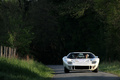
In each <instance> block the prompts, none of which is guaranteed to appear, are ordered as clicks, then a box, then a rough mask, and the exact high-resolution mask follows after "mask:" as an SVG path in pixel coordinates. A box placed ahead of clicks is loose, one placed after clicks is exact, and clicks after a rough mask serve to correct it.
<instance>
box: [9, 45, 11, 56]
mask: <svg viewBox="0 0 120 80" xmlns="http://www.w3.org/2000/svg"><path fill="white" fill-rule="evenodd" d="M10 57H11V48H10V47H9V58H10Z"/></svg>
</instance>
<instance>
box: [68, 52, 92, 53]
mask: <svg viewBox="0 0 120 80" xmlns="http://www.w3.org/2000/svg"><path fill="white" fill-rule="evenodd" d="M70 53H92V52H70Z"/></svg>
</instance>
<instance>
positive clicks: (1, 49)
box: [0, 46, 3, 57]
mask: <svg viewBox="0 0 120 80" xmlns="http://www.w3.org/2000/svg"><path fill="white" fill-rule="evenodd" d="M0 55H1V57H2V56H3V47H2V46H0Z"/></svg>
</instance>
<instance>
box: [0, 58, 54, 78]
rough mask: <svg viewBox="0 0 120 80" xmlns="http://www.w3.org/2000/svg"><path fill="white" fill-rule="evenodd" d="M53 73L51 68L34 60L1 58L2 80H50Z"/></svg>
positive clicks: (0, 73)
mask: <svg viewBox="0 0 120 80" xmlns="http://www.w3.org/2000/svg"><path fill="white" fill-rule="evenodd" d="M52 73H53V72H52V70H51V69H50V68H48V67H46V66H45V65H43V64H42V63H38V62H36V61H33V60H30V61H25V60H18V59H13V58H12V59H7V58H3V57H0V80H50V79H51V78H52V76H53V74H52Z"/></svg>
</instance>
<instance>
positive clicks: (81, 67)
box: [73, 66, 91, 69]
mask: <svg viewBox="0 0 120 80" xmlns="http://www.w3.org/2000/svg"><path fill="white" fill-rule="evenodd" d="M73 68H74V69H91V66H73Z"/></svg>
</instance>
